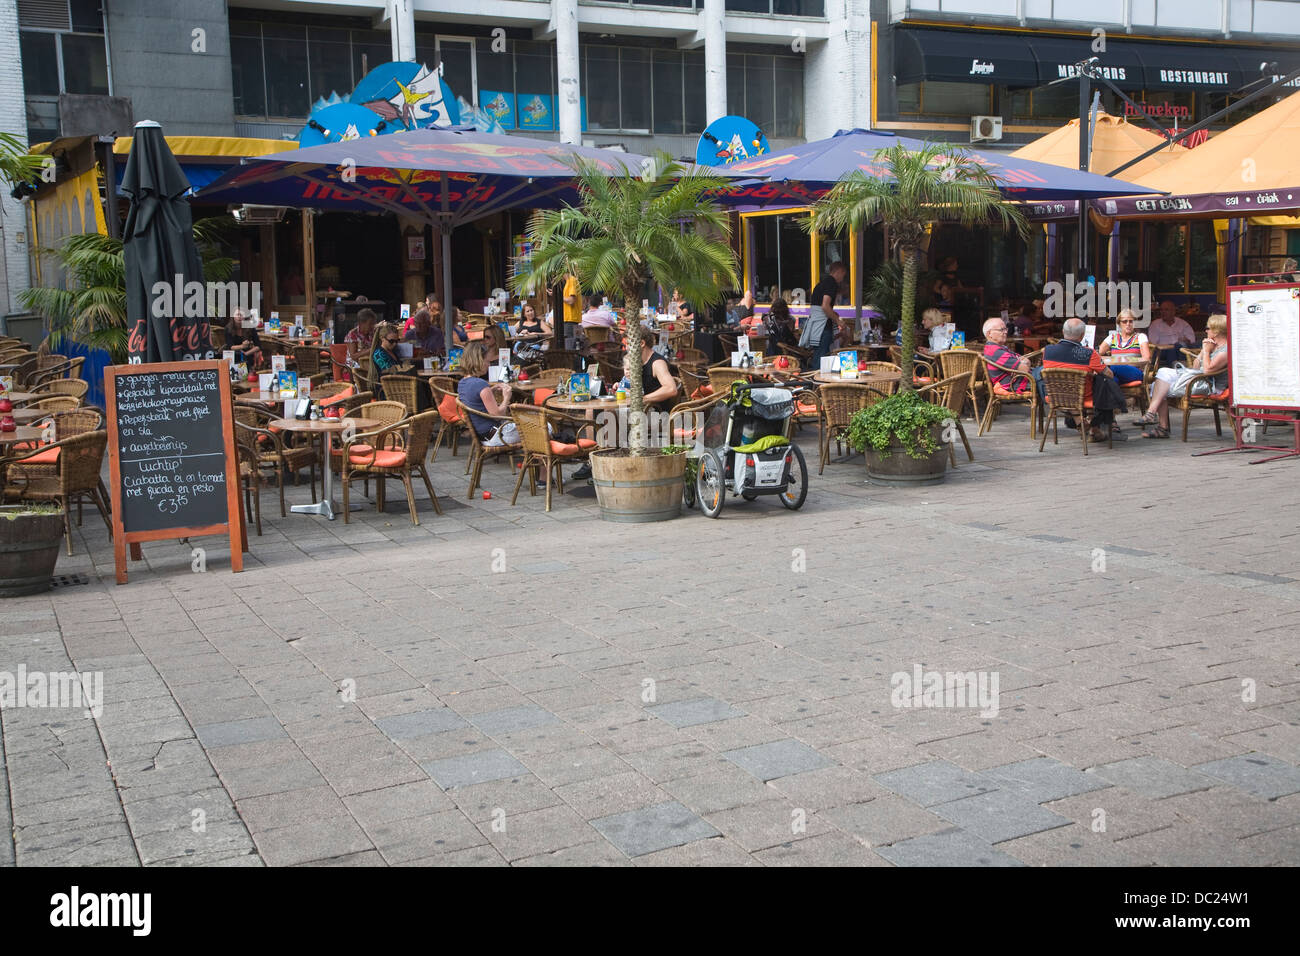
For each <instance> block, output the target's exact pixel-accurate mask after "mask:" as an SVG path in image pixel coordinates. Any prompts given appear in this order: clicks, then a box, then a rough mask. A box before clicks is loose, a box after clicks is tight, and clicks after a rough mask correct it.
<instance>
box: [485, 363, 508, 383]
mask: <svg viewBox="0 0 1300 956" xmlns="http://www.w3.org/2000/svg"><path fill="white" fill-rule="evenodd" d="M505 380H506V370H505V368H503V367H502V366H500V365H489V366H488V381H489V382H504V381H505Z"/></svg>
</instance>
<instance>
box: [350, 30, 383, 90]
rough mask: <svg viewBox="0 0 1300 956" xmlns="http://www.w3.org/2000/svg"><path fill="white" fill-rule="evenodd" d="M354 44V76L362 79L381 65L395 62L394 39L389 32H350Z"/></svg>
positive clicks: (359, 79)
mask: <svg viewBox="0 0 1300 956" xmlns="http://www.w3.org/2000/svg"><path fill="white" fill-rule="evenodd" d="M348 34H349V39H350V40H351V42H352V75H353V76H354V77H356V78H357V81H358V82H360V81H361V79H362V77H364V76H365V75H366V74H367V73H369V72H370V71H371V70H373V69H374V68H375V67H377V66H379V65H380V64H381V63H391V62H392V60H393V38H392V36H391V35H390V34H389V32H388V31H387V30H349V31H348Z"/></svg>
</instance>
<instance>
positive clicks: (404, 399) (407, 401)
mask: <svg viewBox="0 0 1300 956" xmlns="http://www.w3.org/2000/svg"><path fill="white" fill-rule="evenodd" d="M379 387H380V389H381V390H382V391H383V396H384V398H385V399H387V400H388V401H390V402H401V403H402V404H403V405H404V406H406V414H408V415H414V414H416V413H418V412H419V410H420V408H419V405H420V391H421V390H422V386H421V384H420V380H419V379H418V378H416V377H415V376H414V375H385V376H383V377H382V378H381V379H380V380H379Z"/></svg>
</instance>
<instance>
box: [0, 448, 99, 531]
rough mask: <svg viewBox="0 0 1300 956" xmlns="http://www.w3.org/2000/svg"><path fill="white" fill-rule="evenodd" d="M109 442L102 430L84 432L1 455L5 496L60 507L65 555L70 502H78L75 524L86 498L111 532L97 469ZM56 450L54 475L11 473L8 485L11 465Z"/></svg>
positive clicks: (0, 477)
mask: <svg viewBox="0 0 1300 956" xmlns="http://www.w3.org/2000/svg"><path fill="white" fill-rule="evenodd" d="M107 444H108V433H107V432H105V431H102V430H95V431H88V432H83V433H82V434H80V435H73V436H72V437H71V438H63V439H60V440H59V441H56V442H52V443H51V444H49V445H45V446H44V447H42V448H35V449H31V450H29V451H23V452H18V453H17V454H14V455H10V456H6V457H5V458H0V481H3V482H4V495H5V498H6V499H12V500H17V501H49V502H55V503H57V504H59V505H61V506H62V507H63V534H64V539H65V540H66V542H67V547H68V554H72V520H71V517H70V516H71V512H72V504H73V502H76V503H77V524H78V525H80V524H81V501H82V499H83V498H89V499H90V500H91V501H93V502H94V503H95V507H97V508H98V509H99V513H100V516H101V517H103V519H104V524H105V525H107V526H108V533H109V536H110V537H111V536H112V534H113V522H112V521H111V520H109V516H108V502H107V501H106V500H104V498H103V497H102V496H101V494H100V487H101V485H100V480H99V472H100V469H101V468H102V467H103V464H104V448H105V447H106V446H107ZM56 449H57V452H55V453H56V454H57V457H58V463H57V465H56V467H55V471H54V474H53V475H50V476H46V477H29V476H26V475H21V474H19V473H13V474H12V477H13V478H14V479H15V480H16V484H14V485H12V486H11V485H10V484H9V478H10V477H11V469H12V466H14V465H18V466H21V465H22V463H23V461H24V460H25V459H28V458H32V457H35V456H37V455H42V454H48V453H50V452H52V451H55V450H56Z"/></svg>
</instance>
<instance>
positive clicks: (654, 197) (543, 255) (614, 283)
mask: <svg viewBox="0 0 1300 956" xmlns="http://www.w3.org/2000/svg"><path fill="white" fill-rule="evenodd" d="M574 170H575V172H576V173H577V187H578V194H579V197H580V198H579V202H578V205H577V206H566V207H565V208H563V209H554V210H539V211H538V212H536V213H535V214H534V215H533V219H532V222H531V224H530V226H529V238H530V239H531V240H532V244H533V248H532V258H531V260H530V261H529V262H528V263H526V264H522V265H521V264H519V263H515V266H514V272H513V275H512V277H511V281H512V284H513V285H514V287H515V289H516V290H517V291H519V292H520V293H521V294H524V293H526V292H527V291H528V290H532V289H538V288H542V287H543V286H548V285H552V284H554V283H555V282H556V281H558V280H559V278H560V277H561V276H563V275H566V274H570V273H571V274H573V275H576V276H577V277H578V278H579V279H580V280H581V281H582V282H583V284H584V285H586V286H587V287H589V288H594V289H603V290H606V291H609V292H615V291H617V292H620V293H622V296H623V310H624V315H625V317H626V318H627V352H626V355H625V356H624V359H623V371H624V374H625V375H627V379H628V382H629V383H630V384H631V388H630V389H629V392H628V421H629V424H630V431H631V435H630V441H629V445H630V446H631V451H632V454H634V455H643V454H646V453H647V446H648V440H647V436H646V429H645V406H644V404H643V402H642V398H643V394H642V390H641V323H640V322H639V320H638V308H637V302H638V301H639V300H640V299H641V296H642V293H643V290H644V289H645V287H646V283H647V282H649V281H651V280H654V281H655V282H657V283H659V284H660V285H661V286H663V287H664V288H677V289H680V290H681V293H682V295H683V296H685V297H686V298H687V299H689V300H690V301H691V302H696V303H699V304H701V305H710V304H712V303H714V302H717V301H718V300H719V299H720V298H721V297H722V290H723V289H727V288H734V287H735V285H736V283H737V281H738V280H737V277H736V258H735V255H734V254H733V253H732V251H731V245H730V243H729V242H728V237H729V235H730V222H729V220H728V217H727V213H726V212H725V211H724V210H722V209H720V208H719V207H717V206H715V205H713V204H712V203H711V202H709V201H708V200H707V199H706V198H705V195H704V194H705V191H706V190H710V189H716V188H717V187H718V179H717V177H716V176H713V175H710V174H707V173H702V172H695V171H692V172H689V173H688V172H687V171H686V170H685V168H684V167H683V166H682V165H680V164H679V163H677V162H675V161H674V160H673V159H672V158H671V157H670V156H669V155H668V154H667V153H662V152H661V153H659V154H657V155H656V156H654V157H652V158H650V159H648V160H647V161H646V164H645V168H644V172H643V173H642V175H640V176H637V175H634V174H632V173H631V172H628V171H627V170H626V169H625V170H624V171H623V174H622V175H616V176H610V175H608V174H607V173H606V172H604V171H603V170H602V169H600V167H598V166H597V165H596V164H594V163H592V162H591V161H589V160H585V159H582V158H576V159H575V161H574Z"/></svg>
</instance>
